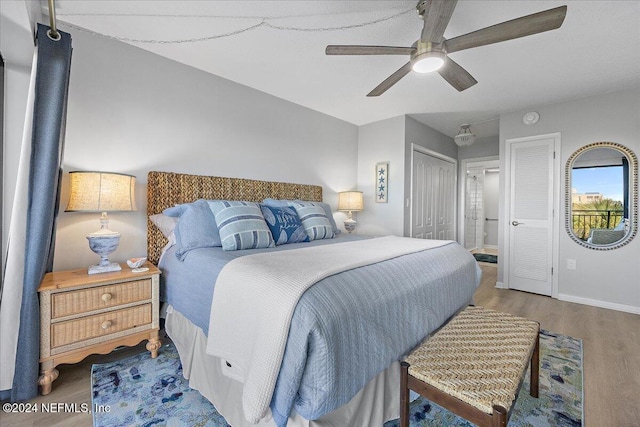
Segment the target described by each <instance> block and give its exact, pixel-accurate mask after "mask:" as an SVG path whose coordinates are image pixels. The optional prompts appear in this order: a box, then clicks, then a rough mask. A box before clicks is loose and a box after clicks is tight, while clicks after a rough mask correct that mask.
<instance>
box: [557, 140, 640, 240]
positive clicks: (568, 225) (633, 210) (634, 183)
mask: <svg viewBox="0 0 640 427" xmlns="http://www.w3.org/2000/svg"><path fill="white" fill-rule="evenodd" d="M595 148H612V149H614V150H618V151H620V153H622V154H624V155H625V156H626V157H627V160H628V161H629V203H630V206H629V227H630V229H629V231H628V232H627V234H626V235H625V236H624V237H623V238H622V239H620V240H618V241H617V242H614V243H611V244H609V245H595V244H593V243H588V242H586V241H584V240H581V239H579V238H578V237H577V236H576V235H575V234H574V233H573V226H572V219H571V212H572V201H571V194H572V184H571V175H572V171H573V163H574V161H575V160H576V158H577V157H578V156H579V155H580V154H582V153H584V152H585V151H589V150H593V149H595ZM564 225H565V229H566V231H567V234H568V235H569V237H571V239H572V240H573V241H574V242H576V243H577V244H579V245H580V246H584V247H585V248H589V249H594V250H599V251H608V250H612V249H617V248H620V247H622V246H624V245H626V244H627V243H629V242H630V241H631V240H632V239H633V238H634V237H635V235H636V234H637V232H638V157H637V156H636V154H635V153H634V152H633V151H631V150H630V149H628V148H627V147H625V146H624V145H621V144H618V143H615V142H594V143H592V144H588V145H585V146H584V147H581V148H579V149H578V150H576V152H575V153H573V154H572V155H571V156H570V157H569V159H568V160H567V165H566V167H565V222H564Z"/></svg>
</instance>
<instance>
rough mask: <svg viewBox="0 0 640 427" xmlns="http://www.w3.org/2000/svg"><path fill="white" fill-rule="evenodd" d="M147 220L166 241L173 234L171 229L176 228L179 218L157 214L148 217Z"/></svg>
mask: <svg viewBox="0 0 640 427" xmlns="http://www.w3.org/2000/svg"><path fill="white" fill-rule="evenodd" d="M149 219H150V220H151V222H152V223H153V224H154V225H155V226H156V227H158V229H159V230H160V231H161V232H162V234H163V235H164V237H166V238H167V239H168V238H169V236H171V234H172V233H173V229H174V228H176V224H177V223H178V220H179V219H180V218H177V217H172V216H167V215H165V214H161V213H159V214H155V215H151V216H149Z"/></svg>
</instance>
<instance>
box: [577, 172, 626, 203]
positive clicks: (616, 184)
mask: <svg viewBox="0 0 640 427" xmlns="http://www.w3.org/2000/svg"><path fill="white" fill-rule="evenodd" d="M571 187H572V188H574V189H575V190H577V192H578V193H601V194H602V195H603V196H604V198H606V199H612V200H619V201H622V191H623V189H622V166H607V167H598V168H581V169H573V172H572V174H571Z"/></svg>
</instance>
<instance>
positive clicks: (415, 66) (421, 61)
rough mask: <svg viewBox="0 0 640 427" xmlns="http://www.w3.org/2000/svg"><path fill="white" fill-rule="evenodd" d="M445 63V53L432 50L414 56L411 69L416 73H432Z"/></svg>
mask: <svg viewBox="0 0 640 427" xmlns="http://www.w3.org/2000/svg"><path fill="white" fill-rule="evenodd" d="M443 65H444V54H443V53H442V52H437V51H431V52H425V53H421V54H420V55H417V56H416V57H415V58H413V61H412V64H411V69H412V70H413V71H415V72H416V73H422V74H425V73H432V72H434V71H436V70H438V69H440V67H442V66H443Z"/></svg>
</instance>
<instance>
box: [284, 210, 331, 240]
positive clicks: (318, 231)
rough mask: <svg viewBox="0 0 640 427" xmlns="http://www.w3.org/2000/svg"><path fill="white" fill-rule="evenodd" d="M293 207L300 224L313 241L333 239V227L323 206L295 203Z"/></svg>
mask: <svg viewBox="0 0 640 427" xmlns="http://www.w3.org/2000/svg"><path fill="white" fill-rule="evenodd" d="M293 207H294V208H295V210H296V212H297V213H298V217H299V218H300V222H302V226H303V227H304V229H305V231H306V232H307V236H309V239H311V240H320V239H333V238H334V237H335V233H334V232H333V226H332V225H331V222H330V221H329V218H327V215H326V214H325V212H324V209H323V208H322V207H321V206H313V205H309V204H306V203H298V202H294V204H293Z"/></svg>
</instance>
